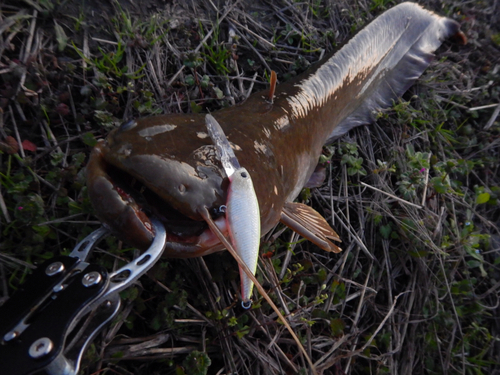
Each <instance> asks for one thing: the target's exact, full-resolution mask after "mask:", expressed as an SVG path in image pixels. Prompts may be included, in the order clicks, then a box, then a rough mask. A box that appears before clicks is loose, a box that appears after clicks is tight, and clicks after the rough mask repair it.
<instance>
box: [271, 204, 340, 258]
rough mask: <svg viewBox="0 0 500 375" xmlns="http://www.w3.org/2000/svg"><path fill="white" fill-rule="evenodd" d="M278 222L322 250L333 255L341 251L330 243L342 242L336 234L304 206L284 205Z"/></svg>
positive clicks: (318, 216) (317, 215)
mask: <svg viewBox="0 0 500 375" xmlns="http://www.w3.org/2000/svg"><path fill="white" fill-rule="evenodd" d="M280 221H281V222H282V223H283V224H285V225H286V226H287V227H289V228H290V229H292V230H293V231H295V232H297V233H298V234H300V235H301V236H302V237H305V238H307V239H308V240H309V241H311V242H312V243H314V244H315V245H317V246H319V247H320V248H322V249H323V250H326V251H331V252H334V253H339V252H341V251H342V249H341V248H340V247H338V246H337V245H335V244H334V243H333V242H331V241H330V240H334V241H338V242H342V241H341V240H340V238H339V236H338V234H337V233H335V231H334V230H333V229H332V227H330V225H329V224H328V223H327V221H326V220H325V219H324V218H323V216H321V215H320V214H319V213H318V212H317V211H315V210H313V209H312V208H311V207H309V206H306V205H305V204H302V203H294V202H287V203H285V206H284V207H283V211H282V212H281V220H280Z"/></svg>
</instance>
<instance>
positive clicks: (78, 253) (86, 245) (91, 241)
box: [69, 227, 109, 261]
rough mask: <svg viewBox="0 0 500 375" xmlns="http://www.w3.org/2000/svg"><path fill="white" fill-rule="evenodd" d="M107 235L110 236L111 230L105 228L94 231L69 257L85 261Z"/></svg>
mask: <svg viewBox="0 0 500 375" xmlns="http://www.w3.org/2000/svg"><path fill="white" fill-rule="evenodd" d="M107 234H109V230H108V229H106V228H104V227H101V228H99V229H97V230H95V231H93V232H92V233H90V234H89V235H88V236H87V237H85V238H84V239H83V240H81V241H80V242H79V243H78V244H77V245H76V246H75V248H74V249H73V251H72V252H71V253H70V254H69V256H70V257H72V258H78V259H80V260H82V261H85V260H86V259H87V258H88V256H89V254H90V252H91V251H92V249H93V248H94V246H95V244H96V243H97V242H98V241H99V240H100V239H101V238H102V237H104V236H105V235H107Z"/></svg>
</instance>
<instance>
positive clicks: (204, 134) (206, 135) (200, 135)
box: [196, 132, 208, 139]
mask: <svg viewBox="0 0 500 375" xmlns="http://www.w3.org/2000/svg"><path fill="white" fill-rule="evenodd" d="M196 136H197V137H198V138H201V139H205V138H207V137H208V134H207V133H204V132H197V133H196Z"/></svg>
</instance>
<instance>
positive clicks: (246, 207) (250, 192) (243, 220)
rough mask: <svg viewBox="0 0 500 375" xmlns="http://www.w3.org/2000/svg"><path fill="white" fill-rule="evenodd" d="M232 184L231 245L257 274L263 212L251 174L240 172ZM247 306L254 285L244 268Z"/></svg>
mask: <svg viewBox="0 0 500 375" xmlns="http://www.w3.org/2000/svg"><path fill="white" fill-rule="evenodd" d="M229 181H230V182H231V183H230V185H229V191H228V198H227V204H226V206H227V209H226V222H227V227H228V230H229V237H230V238H231V243H232V245H233V247H234V249H235V250H236V252H237V253H238V255H239V256H240V257H241V259H243V261H244V262H245V264H246V265H247V267H248V268H249V269H250V271H252V273H253V274H254V275H255V271H256V270H257V260H258V258H259V246H260V210H259V202H258V201H257V196H256V195H255V189H254V187H253V183H252V179H251V177H250V174H249V173H248V171H247V170H246V169H245V168H239V169H237V170H236V171H235V172H234V173H233V175H232V176H231V177H229ZM240 279H241V296H242V299H243V306H244V307H250V303H251V300H250V297H251V295H252V289H253V282H252V280H250V278H249V277H248V276H247V274H246V273H245V272H244V271H243V270H242V269H241V267H240Z"/></svg>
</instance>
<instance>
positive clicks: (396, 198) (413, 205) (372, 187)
mask: <svg viewBox="0 0 500 375" xmlns="http://www.w3.org/2000/svg"><path fill="white" fill-rule="evenodd" d="M360 184H361V185H363V186H366V187H367V188H370V189H372V190H375V191H378V192H379V193H382V194H385V195H387V196H388V197H391V198H392V199H395V200H397V201H399V202H401V203H404V204H407V205H410V206H412V207H415V208H419V209H422V208H423V207H422V206H419V205H418V204H415V203H411V202H408V201H406V200H404V199H401V198H399V197H397V196H395V195H392V194H390V193H387V192H385V191H383V190H380V189H377V188H376V187H375V186H371V185H368V184H365V183H364V182H363V181H360Z"/></svg>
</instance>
